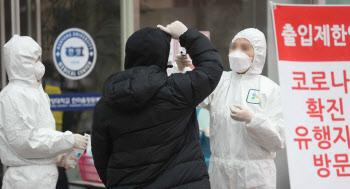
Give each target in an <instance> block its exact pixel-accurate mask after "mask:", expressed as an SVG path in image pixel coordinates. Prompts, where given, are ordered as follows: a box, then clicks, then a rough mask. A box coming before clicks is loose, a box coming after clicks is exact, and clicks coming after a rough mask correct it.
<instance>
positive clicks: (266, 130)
mask: <svg viewBox="0 0 350 189" xmlns="http://www.w3.org/2000/svg"><path fill="white" fill-rule="evenodd" d="M266 99H268V101H267V103H266V106H265V107H264V108H263V109H264V113H263V114H255V117H254V118H253V119H252V120H251V122H250V123H249V124H247V125H246V131H247V133H248V135H249V136H250V137H251V138H252V139H253V140H254V141H255V142H256V143H257V144H259V145H261V146H262V147H263V148H265V149H266V150H268V151H270V152H277V151H279V150H281V149H283V148H284V147H285V133H284V119H283V114H282V105H281V102H282V101H281V96H280V91H279V88H277V89H276V90H274V91H273V92H272V93H271V95H270V96H268V97H267V98H266Z"/></svg>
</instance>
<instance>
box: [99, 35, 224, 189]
mask: <svg viewBox="0 0 350 189" xmlns="http://www.w3.org/2000/svg"><path fill="white" fill-rule="evenodd" d="M169 42H170V36H168V35H167V34H165V33H164V32H161V31H160V30H159V29H153V28H145V29H142V30H140V31H138V32H135V33H134V34H133V35H132V36H131V37H130V38H129V39H128V42H127V44H126V58H125V61H126V62H125V68H126V70H125V71H122V72H118V73H115V74H113V75H111V76H110V77H109V78H108V79H107V81H106V82H105V85H104V89H103V96H102V98H101V100H100V101H99V102H98V103H97V105H96V107H95V110H94V121H93V130H92V152H93V158H94V162H95V166H96V169H97V171H98V173H99V175H100V178H101V179H102V181H103V183H104V184H105V185H106V186H107V188H116V189H117V188H118V189H119V188H124V189H131V188H147V189H168V188H181V189H182V188H188V189H197V188H198V189H206V188H210V183H209V176H208V172H207V167H206V164H205V161H204V157H203V153H202V150H201V146H200V142H199V128H198V122H197V117H196V107H197V105H198V104H199V103H200V102H202V101H203V100H204V99H205V98H206V97H207V96H208V95H209V94H210V93H212V91H213V90H214V89H215V87H216V86H217V84H218V82H219V80H220V77H221V74H222V71H223V67H222V62H221V59H220V57H219V54H218V53H217V51H216V49H215V48H214V46H213V45H212V44H211V42H210V41H209V40H208V38H207V37H206V36H204V35H203V34H201V33H200V32H198V31H197V30H194V29H190V30H188V31H187V32H185V33H184V34H183V35H181V36H180V43H181V46H183V47H185V48H186V49H187V53H189V54H190V56H191V58H192V61H193V64H194V66H195V67H196V68H195V69H194V70H193V71H190V72H187V73H186V74H181V73H179V74H172V75H171V76H169V77H168V76H167V73H166V64H167V60H168V56H169V48H170V47H169Z"/></svg>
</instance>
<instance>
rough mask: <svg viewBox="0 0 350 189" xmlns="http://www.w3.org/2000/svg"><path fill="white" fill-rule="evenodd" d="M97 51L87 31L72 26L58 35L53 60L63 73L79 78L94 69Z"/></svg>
mask: <svg viewBox="0 0 350 189" xmlns="http://www.w3.org/2000/svg"><path fill="white" fill-rule="evenodd" d="M96 52H97V51H96V46H95V43H94V41H93V39H92V38H91V36H90V35H89V34H88V33H87V32H85V31H84V30H82V29H79V28H70V29H67V30H65V31H63V32H62V33H61V34H60V35H59V36H58V37H57V39H56V41H55V44H54V46H53V60H54V63H55V66H56V68H57V70H58V72H59V73H60V74H61V75H63V76H64V77H65V78H67V79H72V80H78V79H82V78H84V77H86V76H87V75H89V73H90V72H91V71H92V70H93V69H94V66H95V63H96V56H97V53H96Z"/></svg>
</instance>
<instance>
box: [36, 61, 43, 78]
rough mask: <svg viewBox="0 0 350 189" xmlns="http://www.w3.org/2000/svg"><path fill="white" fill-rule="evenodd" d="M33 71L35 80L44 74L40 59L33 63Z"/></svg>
mask: <svg viewBox="0 0 350 189" xmlns="http://www.w3.org/2000/svg"><path fill="white" fill-rule="evenodd" d="M34 73H35V78H36V80H38V81H39V80H40V79H41V78H43V76H44V74H45V66H44V64H43V63H41V62H40V61H39V62H37V63H35V64H34Z"/></svg>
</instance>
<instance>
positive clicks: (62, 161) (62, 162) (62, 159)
mask: <svg viewBox="0 0 350 189" xmlns="http://www.w3.org/2000/svg"><path fill="white" fill-rule="evenodd" d="M56 164H57V166H58V167H64V168H66V169H74V168H75V166H74V167H71V166H70V165H68V164H67V161H66V154H60V155H58V156H57V160H56Z"/></svg>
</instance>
